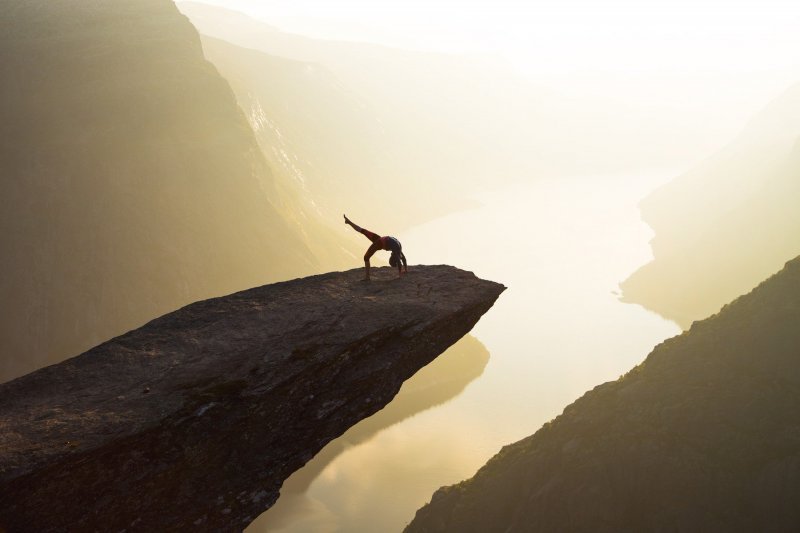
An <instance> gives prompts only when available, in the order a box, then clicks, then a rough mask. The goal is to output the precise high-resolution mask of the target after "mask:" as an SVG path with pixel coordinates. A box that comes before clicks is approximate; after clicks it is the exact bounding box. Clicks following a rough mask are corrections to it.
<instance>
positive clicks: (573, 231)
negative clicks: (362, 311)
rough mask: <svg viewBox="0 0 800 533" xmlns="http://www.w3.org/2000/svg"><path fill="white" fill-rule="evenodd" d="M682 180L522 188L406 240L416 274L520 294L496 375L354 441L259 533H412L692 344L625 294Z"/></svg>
mask: <svg viewBox="0 0 800 533" xmlns="http://www.w3.org/2000/svg"><path fill="white" fill-rule="evenodd" d="M668 177H669V173H665V174H653V175H635V176H591V177H585V178H575V179H540V180H537V181H536V182H533V183H520V184H519V185H516V186H514V187H509V188H504V189H500V190H496V191H491V192H487V193H485V194H483V195H481V196H480V197H479V200H480V201H481V202H482V203H483V205H482V206H481V207H479V208H476V209H472V210H469V211H464V212H459V213H453V214H451V215H448V216H446V217H442V218H440V219H437V220H434V221H432V222H428V223H426V224H423V225H421V226H418V227H416V228H413V229H412V230H410V231H407V232H404V233H403V234H400V235H397V237H398V238H400V240H401V241H402V242H403V245H404V250H405V252H406V255H407V256H408V258H409V261H411V262H412V263H414V264H416V263H427V264H441V263H448V264H452V265H457V266H458V267H460V268H464V269H467V270H472V271H474V272H475V273H476V274H477V275H479V276H480V277H483V278H487V279H492V280H495V281H499V282H501V283H503V284H505V285H506V286H507V287H508V290H507V291H506V292H505V293H503V296H502V297H501V298H500V299H499V300H498V301H497V303H496V304H495V306H494V307H493V308H492V309H491V311H490V312H489V313H487V314H486V315H485V316H483V318H481V320H480V322H479V323H478V324H477V326H476V327H475V328H474V329H473V331H472V334H473V335H475V336H476V337H477V338H479V339H480V341H481V342H482V343H483V344H485V346H486V348H487V349H488V351H489V352H490V353H491V354H492V361H491V364H489V365H487V366H486V368H485V369H484V371H483V373H482V374H481V376H480V379H476V380H474V381H473V382H472V383H471V384H470V386H469V387H467V388H466V389H465V390H464V391H463V392H461V393H460V394H458V395H457V397H455V398H454V399H453V400H452V401H449V402H446V403H444V404H443V405H439V406H437V407H436V408H433V409H426V410H425V411H422V412H418V413H417V414H416V415H415V416H412V417H408V418H405V419H402V421H399V422H397V423H394V424H393V425H391V426H390V427H387V428H385V429H383V430H382V431H378V432H377V433H374V434H373V436H372V437H370V438H368V439H366V440H361V441H356V440H350V441H342V443H343V444H342V446H341V448H340V449H339V450H338V451H337V452H336V453H334V454H333V455H335V458H332V459H331V458H329V459H328V460H329V461H330V462H327V461H326V462H327V464H326V466H324V468H323V470H322V472H321V473H319V475H317V476H316V477H315V478H314V480H313V481H312V482H311V484H310V485H308V484H307V482H306V483H305V484H301V485H300V486H302V487H304V488H306V487H307V489H306V490H305V492H304V493H302V494H301V495H300V496H301V497H298V498H294V499H293V500H294V502H295V503H294V504H291V503H286V502H282V500H287V501H290V500H292V498H284V497H283V496H282V497H281V500H279V503H278V505H281V504H282V503H283V505H284V506H285V507H284V509H285V510H286V509H291V511H292V512H291V513H288V512H284V514H283V515H278V514H276V516H271V514H270V513H268V514H267V517H265V518H264V519H263V520H264V521H263V522H262V521H261V520H259V522H258V524H259V528H260V529H258V531H264V530H265V529H264V527H265V526H264V525H263V524H264V523H269V524H270V531H274V532H281V533H286V532H291V533H300V532H303V533H308V532H326V531H341V532H358V533H371V532H376V533H377V532H381V533H383V532H391V531H400V530H402V528H403V527H404V525H405V524H407V523H408V522H409V521H410V520H411V518H412V517H413V516H414V512H415V511H416V510H417V509H418V508H419V507H421V506H422V505H423V504H424V503H426V502H427V501H428V500H429V499H430V497H431V494H433V492H434V491H435V490H436V489H437V488H439V487H440V486H442V485H449V484H453V483H457V482H459V481H461V480H463V479H465V478H468V477H470V476H472V475H473V474H474V473H475V471H476V470H477V469H478V468H480V467H481V466H482V465H483V464H484V463H485V462H486V461H487V460H488V459H489V458H490V457H491V456H492V455H494V454H495V453H497V451H498V450H499V449H500V448H501V447H502V446H503V445H505V444H509V443H511V442H514V441H516V440H519V439H520V438H523V437H525V436H527V435H530V434H532V433H534V432H535V431H536V430H537V429H538V428H539V427H541V425H542V424H543V423H544V422H546V421H547V420H550V419H551V418H553V417H554V416H556V415H557V414H558V413H560V412H561V410H563V409H564V407H565V406H566V405H567V404H569V403H571V402H572V401H574V400H575V399H576V398H578V397H579V396H581V395H582V394H583V393H584V392H585V391H587V390H588V389H591V388H593V387H594V386H596V385H598V384H599V383H602V382H604V381H608V380H610V379H615V378H617V377H619V376H620V375H621V374H623V373H625V372H626V371H627V370H629V369H630V368H631V367H633V366H634V365H636V364H637V363H638V362H640V361H641V360H642V359H644V357H645V356H646V355H647V353H648V352H649V351H650V350H651V349H652V347H653V346H654V345H655V344H656V343H658V342H660V341H661V340H663V339H664V338H666V337H669V336H671V335H674V334H676V333H678V332H679V328H678V327H677V326H676V325H675V324H674V323H672V322H668V321H666V320H664V319H662V318H661V317H659V316H657V315H656V314H654V313H651V312H649V311H646V310H644V309H643V308H641V307H639V306H635V305H630V304H624V303H621V302H620V301H619V300H618V297H617V295H616V294H614V291H616V290H617V289H618V284H619V281H620V280H623V279H625V278H626V277H627V276H628V275H629V274H630V273H631V272H633V271H634V270H635V269H636V268H637V267H638V266H640V265H642V264H643V263H645V262H647V261H648V260H649V259H650V258H651V257H652V256H651V253H650V248H649V246H648V240H649V239H650V238H651V236H652V232H651V231H650V230H649V228H648V227H647V226H646V225H645V224H643V223H642V221H641V219H640V217H639V211H638V207H637V203H638V201H639V200H640V199H641V198H642V197H644V196H645V195H646V194H648V192H650V191H651V190H653V188H655V187H656V186H658V185H659V184H660V183H662V182H663V181H665V180H666V179H667V178H668ZM401 418H402V415H401V416H399V417H397V419H398V420H399V419H401ZM293 483H294V482H293ZM287 494H290V493H287ZM294 494H297V493H294ZM287 506H288V507H287Z"/></svg>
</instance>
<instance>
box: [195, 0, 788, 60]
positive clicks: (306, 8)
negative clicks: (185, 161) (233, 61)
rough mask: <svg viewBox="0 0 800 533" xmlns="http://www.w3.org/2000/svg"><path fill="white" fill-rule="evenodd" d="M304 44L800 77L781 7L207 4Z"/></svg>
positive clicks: (684, 1) (582, 1)
mask: <svg viewBox="0 0 800 533" xmlns="http://www.w3.org/2000/svg"><path fill="white" fill-rule="evenodd" d="M205 1H206V3H212V4H217V5H222V6H226V7H229V8H232V9H236V10H238V11H242V12H245V13H247V14H249V15H251V16H253V17H255V18H260V19H262V20H265V21H267V22H270V23H272V24H275V25H277V26H279V27H281V28H283V29H286V30H289V31H295V32H299V33H304V34H307V35H312V36H318V37H325V38H339V39H347V40H359V41H371V42H378V43H383V44H388V45H392V46H398V47H404V48H415V49H426V50H438V51H449V52H461V51H469V52H488V53H495V54H499V55H501V56H503V57H505V58H506V59H508V60H509V61H511V62H513V63H514V64H516V65H518V66H520V67H521V68H523V69H526V70H529V71H537V72H538V73H540V74H541V73H544V72H549V73H555V74H558V73H563V72H571V71H576V70H578V71H581V70H595V69H597V70H612V71H619V70H622V71H629V70H636V71H679V72H707V71H709V72H763V71H792V72H797V71H798V70H800V32H798V28H800V3H799V2H796V1H786V0H761V1H753V0H747V1H744V0H739V1H730V0H694V1H688V0H655V1H653V0H649V1H648V0H614V1H597V0H594V1H592V0H539V1H519V0H491V1H490V0H458V1H456V0H368V1H367V0H339V1H331V0H291V1H275V0H267V1H260V0H205Z"/></svg>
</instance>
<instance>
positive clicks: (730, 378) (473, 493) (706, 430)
mask: <svg viewBox="0 0 800 533" xmlns="http://www.w3.org/2000/svg"><path fill="white" fill-rule="evenodd" d="M589 348H590V347H587V349H589ZM798 406H800V258H797V259H794V260H793V261H791V262H789V263H788V264H787V265H786V267H785V268H784V269H783V270H782V271H781V272H779V273H778V274H776V275H774V276H773V277H771V278H770V279H768V280H767V281H765V282H764V283H762V284H761V285H760V286H758V287H757V288H756V289H754V290H753V291H752V292H751V293H750V294H748V295H746V296H742V297H740V298H738V299H737V300H735V301H734V302H733V303H731V304H729V305H727V306H726V307H724V308H723V309H722V311H721V312H720V313H718V314H717V315H714V316H712V317H710V318H708V319H706V320H703V321H701V322H696V323H695V324H694V325H693V326H692V328H691V329H690V330H689V331H688V332H686V333H684V334H682V335H680V336H678V337H675V338H672V339H669V340H667V341H665V342H663V343H662V344H660V345H659V346H657V347H656V348H655V349H654V350H653V352H652V353H651V354H650V355H649V356H648V357H647V360H646V361H645V362H644V363H642V364H641V365H639V366H637V367H636V368H634V369H633V370H632V371H630V372H629V373H628V374H626V375H625V376H623V377H622V378H620V379H619V380H617V381H615V382H611V383H606V384H604V385H600V386H598V387H596V388H595V389H594V390H592V391H590V392H588V393H586V395H584V396H583V397H582V398H581V399H579V400H578V401H576V402H575V403H574V404H572V405H570V406H568V407H567V408H566V409H565V410H564V413H563V414H562V415H560V416H559V417H557V418H556V419H555V420H553V421H552V422H550V423H548V424H545V425H544V427H542V428H541V429H540V430H539V431H537V432H536V433H535V434H534V435H532V436H530V437H528V438H526V439H523V440H521V441H519V442H517V443H515V444H512V445H510V446H507V447H505V448H503V450H502V451H500V453H499V454H497V455H496V456H495V457H494V458H492V459H491V460H490V461H489V462H488V463H487V464H486V465H485V466H484V467H483V468H481V469H480V471H479V472H478V473H477V474H476V475H475V477H474V478H472V479H470V480H468V481H465V482H463V483H460V484H458V485H454V486H451V487H446V488H442V489H440V490H439V491H437V492H436V493H435V494H434V495H433V498H432V500H431V502H430V503H429V504H428V505H427V506H425V507H423V508H422V509H420V510H419V511H418V512H417V516H416V518H415V519H414V521H413V522H412V523H411V524H410V526H409V527H408V528H407V529H406V531H407V532H413V533H419V532H433V531H437V532H438V531H453V532H459V533H464V532H487V531H503V532H519V531H541V532H551V531H586V532H588V531H592V532H597V531H600V532H605V531H608V532H611V531H615V532H616V531H698V532H699V531H798V530H800V408H798Z"/></svg>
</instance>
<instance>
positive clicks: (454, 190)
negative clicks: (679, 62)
mask: <svg viewBox="0 0 800 533" xmlns="http://www.w3.org/2000/svg"><path fill="white" fill-rule="evenodd" d="M178 6H179V8H180V9H181V11H182V12H184V13H186V14H187V15H188V16H189V17H190V18H191V20H192V22H193V23H194V24H195V25H196V26H197V28H198V29H199V31H200V32H201V33H202V34H203V35H204V48H205V50H206V52H207V54H208V56H209V59H211V60H212V61H213V62H214V64H215V65H216V66H217V67H218V68H219V69H220V71H221V72H222V73H223V75H224V76H225V77H226V78H227V79H229V80H232V85H233V87H234V90H235V91H236V93H237V97H238V98H239V102H240V105H242V107H243V108H244V109H245V110H247V111H248V114H249V115H250V116H251V122H254V123H256V124H258V123H260V124H261V125H262V126H263V128H262V129H261V133H262V134H263V135H265V136H267V137H269V136H278V137H280V138H281V141H282V142H281V143H280V146H281V148H282V149H283V152H281V153H280V154H278V155H279V157H280V158H282V159H284V160H285V161H286V162H287V163H288V165H289V166H292V167H293V168H294V170H296V171H297V172H296V174H297V175H300V174H302V176H303V179H304V183H305V185H306V186H307V187H308V190H309V191H310V192H311V194H312V196H313V197H314V200H315V203H316V205H317V206H318V207H319V208H320V209H322V210H323V211H324V212H333V213H334V214H337V215H338V213H339V211H340V210H339V209H338V207H330V206H329V204H330V205H332V206H337V205H338V204H340V203H342V202H345V203H346V202H348V201H349V203H350V204H351V205H353V204H357V206H358V208H357V210H356V209H354V208H350V209H348V211H352V216H353V217H354V219H356V220H363V221H364V222H363V223H365V224H367V223H368V224H372V225H374V226H375V227H376V228H377V227H387V228H402V227H407V226H409V225H412V224H413V223H414V222H416V221H418V220H421V219H426V218H430V217H432V216H438V215H441V214H442V213H445V212H448V211H451V210H453V209H454V208H462V207H464V206H465V203H466V202H468V201H469V200H470V198H472V197H474V196H475V195H477V194H480V192H481V191H484V190H485V189H487V188H493V187H499V186H503V185H507V184H509V183H514V182H518V181H528V180H530V179H535V178H537V177H553V176H564V175H588V176H593V177H595V179H599V178H596V177H597V176H599V175H601V174H603V173H611V172H620V171H624V172H630V171H632V170H634V169H635V170H641V169H642V168H647V169H651V168H654V167H659V166H665V165H670V166H674V165H675V164H676V163H675V161H676V160H677V161H686V160H687V154H691V156H690V157H689V159H690V160H696V158H697V157H698V156H699V154H702V153H705V151H704V150H702V149H700V148H698V145H703V143H704V142H706V143H707V137H708V135H705V137H704V136H703V133H701V132H696V133H690V134H687V133H685V130H686V127H679V126H680V125H681V120H683V121H685V120H686V119H685V118H684V119H681V120H676V119H675V118H674V117H675V115H676V113H668V112H664V111H663V110H660V108H659V105H658V104H654V103H653V101H652V100H650V101H648V102H647V103H646V104H645V103H640V104H636V103H633V102H632V101H631V99H629V98H624V97H623V96H621V95H620V94H619V91H614V90H610V89H608V88H606V90H599V91H595V92H593V88H596V87H597V86H605V85H603V84H606V85H607V84H609V83H610V84H611V85H614V83H620V80H609V79H606V80H600V81H598V80H595V79H594V78H591V77H590V78H587V79H585V80H584V79H578V80H576V81H575V82H574V83H570V84H569V90H565V88H564V86H559V87H557V88H553V87H545V86H543V85H541V84H539V83H536V82H533V81H531V80H530V79H528V78H526V77H524V76H522V75H520V74H519V72H518V71H517V70H515V68H514V67H513V66H511V65H509V64H507V63H505V62H504V61H503V60H502V59H501V58H499V57H474V56H472V57H471V56H460V55H449V54H440V53H433V52H421V51H409V50H400V49H394V48H389V47H385V46H379V45H375V44H371V43H363V42H359V43H355V42H343V41H334V40H325V39H314V38H309V37H305V36H301V35H296V34H291V33H287V32H283V31H280V30H278V29H276V28H274V27H271V26H269V25H268V24H265V23H263V22H261V21H258V20H255V19H253V18H249V17H247V16H245V15H243V14H241V13H237V12H235V11H231V10H227V9H223V8H220V7H219V6H211V5H207V4H203V3H196V2H179V3H178ZM205 36H208V38H206V37H205ZM248 49H249V50H248ZM258 52H261V54H259V53H258ZM612 78H613V76H612ZM626 86H627V84H626ZM662 86H663V80H660V83H659V87H661V91H662V93H661V95H662V97H663V96H664V95H665V94H669V97H668V98H666V100H667V102H662V104H661V105H662V106H667V105H674V99H675V95H673V94H672V92H671V91H669V90H668V89H664V88H663V87H662ZM683 89H684V91H685V90H686V88H685V87H684V88H683ZM663 99H664V98H662V100H663ZM659 101H661V100H659ZM255 117H258V118H257V119H256V120H253V119H254V118H255ZM692 121H693V122H696V117H695V116H694V115H692ZM697 129H702V128H697ZM676 132H684V133H683V135H678V134H676ZM703 132H706V130H703ZM700 139H702V141H701V140H700ZM272 146H277V145H276V144H272ZM715 146H716V145H715ZM322 162H324V164H321V163H322ZM466 205H469V204H466ZM391 231H397V230H391Z"/></svg>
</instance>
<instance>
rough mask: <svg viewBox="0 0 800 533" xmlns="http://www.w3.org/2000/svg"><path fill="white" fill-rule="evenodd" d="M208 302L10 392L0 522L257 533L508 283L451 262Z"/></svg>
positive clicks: (21, 526) (3, 418)
mask: <svg viewBox="0 0 800 533" xmlns="http://www.w3.org/2000/svg"><path fill="white" fill-rule="evenodd" d="M362 276H363V269H356V270H351V271H348V272H335V273H329V274H323V275H320V276H313V277H309V278H302V279H297V280H293V281H288V282H283V283H276V284H272V285H266V286H263V287H258V288H254V289H250V290H246V291H242V292H238V293H235V294H232V295H229V296H224V297H221V298H214V299H210V300H204V301H200V302H197V303H194V304H191V305H189V306H186V307H184V308H182V309H180V310H178V311H175V312H172V313H170V314H167V315H165V316H162V317H160V318H158V319H155V320H153V321H151V322H149V323H148V324H146V325H144V326H142V327H141V328H139V329H136V330H134V331H131V332H129V333H127V334H125V335H122V336H120V337H117V338H115V339H112V340H110V341H108V342H106V343H104V344H101V345H99V346H97V347H95V348H93V349H91V350H89V351H88V352H86V353H84V354H82V355H79V356H77V357H74V358H72V359H69V360H67V361H65V362H63V363H60V364H57V365H53V366H50V367H47V368H43V369H41V370H38V371H36V372H33V373H31V374H28V375H26V376H23V377H21V378H18V379H16V380H13V381H11V382H8V383H5V384H2V385H0V424H1V425H2V427H3V431H2V433H1V434H0V529H2V528H5V529H6V530H8V531H12V532H13V531H22V530H26V531H55V530H59V531H63V530H82V531H90V530H102V531H111V530H114V531H119V530H128V531H137V530H140V531H145V530H149V531H153V530H161V531H164V530H177V529H181V530H188V529H192V530H197V529H200V530H214V531H235V530H241V529H242V528H243V527H245V526H246V525H247V524H248V523H249V522H250V521H251V520H252V519H254V518H255V517H256V516H258V515H259V514H260V513H261V512H263V511H264V510H265V509H267V508H268V507H270V506H271V505H272V504H273V503H274V502H275V501H276V500H277V498H278V492H279V489H280V486H281V483H282V482H283V480H284V479H285V478H286V477H288V476H289V474H291V473H292V472H293V471H295V470H296V469H298V468H299V467H300V466H302V465H303V464H304V463H305V462H307V461H308V460H309V459H310V458H311V457H313V456H314V454H315V453H317V452H318V451H319V450H320V449H321V448H322V447H323V446H324V445H325V444H326V443H327V442H329V441H330V440H331V439H333V438H335V437H337V436H339V435H341V434H342V433H343V432H344V431H345V430H346V429H348V428H349V427H350V426H352V425H353V424H355V423H356V422H358V421H359V420H361V419H363V418H365V417H368V416H370V415H371V414H373V413H375V412H376V411H378V410H380V409H381V408H382V407H383V406H385V405H386V404H387V403H388V402H389V401H391V399H392V398H393V397H394V395H395V394H396V393H397V391H398V390H399V388H400V385H401V384H402V383H403V381H405V380H406V379H407V378H409V377H410V376H411V375H413V374H414V373H415V372H416V371H417V370H419V369H420V368H421V367H423V366H425V365H426V364H428V363H429V362H430V361H431V360H433V359H434V358H435V357H436V356H437V355H439V354H440V353H442V352H443V351H444V350H445V349H446V348H447V347H448V346H450V345H451V344H453V343H454V342H456V341H457V340H458V339H459V338H461V337H462V336H463V335H464V334H466V333H467V332H468V331H469V330H470V329H472V327H473V326H474V325H475V323H476V322H477V321H478V319H479V318H480V317H481V315H483V314H484V313H485V312H486V311H487V310H488V309H489V308H490V307H491V306H492V305H493V304H494V302H495V300H496V299H497V298H498V296H499V295H500V293H501V292H502V291H503V290H504V287H503V286H502V285H499V284H497V283H493V282H489V281H484V280H481V279H478V278H477V277H475V276H474V275H473V274H472V273H468V272H464V271H461V270H458V269H456V268H453V267H449V266H418V267H415V268H412V269H411V271H410V272H409V274H408V275H407V276H405V277H403V278H400V279H397V277H396V276H397V274H396V271H394V270H393V269H390V268H382V269H373V280H372V281H371V282H364V281H362V279H361V278H362Z"/></svg>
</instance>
